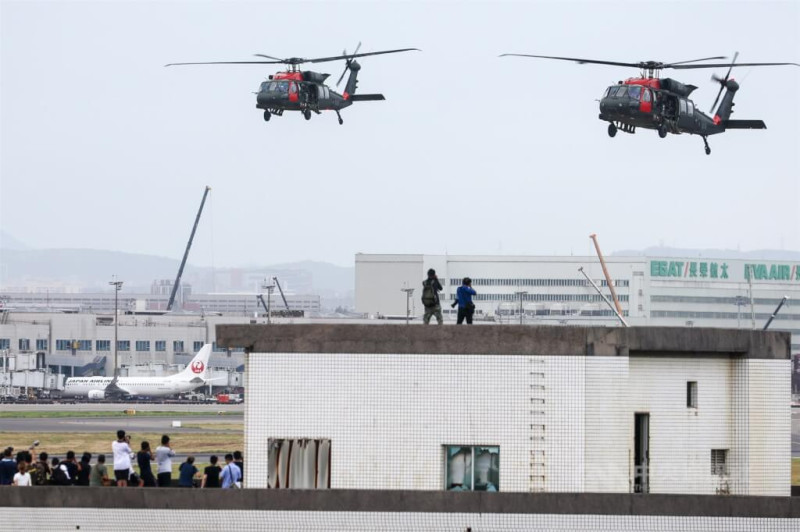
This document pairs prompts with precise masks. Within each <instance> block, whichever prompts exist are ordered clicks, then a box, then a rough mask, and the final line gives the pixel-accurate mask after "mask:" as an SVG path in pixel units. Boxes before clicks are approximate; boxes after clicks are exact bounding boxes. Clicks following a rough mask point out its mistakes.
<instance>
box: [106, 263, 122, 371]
mask: <svg viewBox="0 0 800 532" xmlns="http://www.w3.org/2000/svg"><path fill="white" fill-rule="evenodd" d="M113 278H114V280H113V281H109V283H108V284H110V285H112V286H113V287H114V377H118V376H119V366H118V365H117V350H118V347H119V345H118V343H117V333H118V332H119V311H118V310H117V305H118V303H119V291H120V290H122V281H119V280H117V276H116V275H115V276H114V277H113Z"/></svg>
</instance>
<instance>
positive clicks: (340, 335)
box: [216, 324, 791, 360]
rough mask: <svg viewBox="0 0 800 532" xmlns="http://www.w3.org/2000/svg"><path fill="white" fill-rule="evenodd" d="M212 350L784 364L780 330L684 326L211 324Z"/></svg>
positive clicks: (785, 343)
mask: <svg viewBox="0 0 800 532" xmlns="http://www.w3.org/2000/svg"><path fill="white" fill-rule="evenodd" d="M216 337H217V345H219V346H221V347H231V348H234V347H242V348H244V349H246V350H248V351H249V352H251V353H363V354H430V355H436V354H450V355H453V354H463V355H470V354H474V355H478V354H480V355H485V354H498V355H500V354H502V355H537V356H541V355H562V356H563V355H569V356H631V355H648V356H725V355H728V356H735V357H740V358H759V359H774V360H788V359H789V357H790V354H789V353H790V338H791V336H790V334H789V333H787V332H782V331H760V330H742V329H714V328H686V327H629V328H621V327H569V326H565V327H552V326H526V325H496V326H493V327H469V326H464V327H452V326H428V327H425V326H418V325H416V326H415V325H410V326H409V325H405V324H402V325H400V324H391V325H390V324H386V325H382V326H377V325H373V324H293V325H283V324H282V325H278V324H271V325H260V324H259V325H235V324H218V325H217V326H216Z"/></svg>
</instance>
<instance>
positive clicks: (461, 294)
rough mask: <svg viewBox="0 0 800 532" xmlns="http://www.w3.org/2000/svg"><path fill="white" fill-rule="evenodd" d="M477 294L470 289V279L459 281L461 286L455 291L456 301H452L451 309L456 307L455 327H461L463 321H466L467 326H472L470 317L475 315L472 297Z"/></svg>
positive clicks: (465, 278)
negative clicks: (456, 318) (456, 319)
mask: <svg viewBox="0 0 800 532" xmlns="http://www.w3.org/2000/svg"><path fill="white" fill-rule="evenodd" d="M476 295H478V293H477V292H476V291H475V289H474V288H472V279H470V278H469V277H464V279H463V280H462V281H461V286H459V287H458V290H456V300H455V301H453V304H452V305H451V307H455V306H456V305H458V321H456V325H461V324H462V323H464V320H465V319H466V320H467V325H472V315H473V314H475V303H473V302H472V296H476Z"/></svg>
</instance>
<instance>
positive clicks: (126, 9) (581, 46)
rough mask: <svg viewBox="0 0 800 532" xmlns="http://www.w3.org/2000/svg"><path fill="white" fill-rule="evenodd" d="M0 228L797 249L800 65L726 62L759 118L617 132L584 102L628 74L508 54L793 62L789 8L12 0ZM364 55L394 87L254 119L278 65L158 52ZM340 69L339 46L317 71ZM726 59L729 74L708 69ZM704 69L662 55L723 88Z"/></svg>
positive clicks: (500, 247) (138, 235)
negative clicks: (758, 123)
mask: <svg viewBox="0 0 800 532" xmlns="http://www.w3.org/2000/svg"><path fill="white" fill-rule="evenodd" d="M0 6H1V7H0V9H1V11H0V16H1V18H2V22H1V24H0V39H1V42H0V44H1V45H2V55H1V56H0V60H1V61H2V65H1V70H0V74H1V76H2V77H1V79H0V90H1V91H2V94H1V97H0V106H1V107H0V116H1V117H2V118H1V119H2V124H1V129H0V135H1V137H0V224H2V229H3V230H5V231H6V232H8V233H10V234H11V235H13V236H14V237H16V238H17V239H19V240H21V241H23V242H24V243H26V244H27V245H29V246H33V247H39V248H45V247H82V248H96V249H111V250H119V251H127V252H136V253H148V254H155V255H164V256H170V257H179V256H180V255H181V253H182V252H183V247H184V245H185V242H186V238H187V237H188V233H189V230H190V228H191V224H192V222H193V220H194V216H195V213H196V210H197V207H198V205H199V202H200V198H201V196H202V192H203V186H204V185H206V184H209V185H211V186H212V188H213V190H212V191H211V193H210V196H209V198H210V203H209V204H208V205H207V211H206V213H205V215H204V218H203V220H202V221H201V225H200V228H199V231H198V236H197V240H196V247H195V248H194V250H193V253H192V257H191V259H190V261H191V262H192V263H194V264H199V265H208V264H211V263H212V261H213V262H214V264H215V265H216V266H234V265H252V264H269V263H277V262H284V261H290V260H300V259H316V260H327V261H331V262H334V263H338V264H342V265H348V264H352V262H353V255H354V253H356V252H366V253H375V252H386V253H393V252H397V253H418V252H419V253H444V252H449V253H453V254H454V253H459V254H473V253H474V254H477V253H497V252H501V253H520V254H551V253H563V254H569V253H570V252H574V253H576V254H591V253H592V247H591V241H590V240H589V238H588V234H589V233H591V232H597V233H598V234H599V235H600V242H601V244H602V245H603V248H604V251H606V252H607V253H610V252H612V251H613V250H615V249H624V248H641V247H646V246H650V245H657V244H659V243H663V244H664V245H671V246H681V247H704V248H710V247H718V248H722V247H727V248H736V247H740V248H741V249H742V250H750V249H760V248H785V249H800V214H799V213H800V185H798V175H799V173H798V169H800V159H799V157H800V156H799V155H798V151H799V148H800V125H799V124H800V105H799V104H798V95H800V68H794V67H777V68H762V69H747V68H741V69H734V73H733V76H734V77H735V78H736V79H737V80H739V81H741V85H742V88H741V90H740V91H739V93H738V94H737V98H736V103H737V106H736V109H735V110H736V114H735V115H734V118H739V119H744V118H760V119H763V120H765V121H766V123H767V126H768V127H769V129H767V130H766V131H752V132H751V131H733V132H730V133H727V134H723V135H719V136H714V137H711V138H710V139H709V141H710V144H711V146H712V149H713V153H712V154H711V156H706V155H705V154H704V153H703V149H702V147H703V143H702V141H701V139H700V138H698V137H691V136H686V135H682V136H673V135H670V136H669V137H668V138H667V139H665V140H662V139H659V138H658V135H657V134H656V133H655V132H654V131H642V130H640V131H639V132H637V133H636V135H625V134H619V135H617V137H616V138H614V139H610V138H609V137H608V136H607V134H606V124H605V123H604V122H601V121H600V120H598V119H597V114H598V109H597V102H596V99H597V98H599V97H600V95H601V93H602V91H603V90H604V88H605V87H606V86H607V85H609V84H612V83H615V82H616V81H617V80H620V79H625V78H626V77H630V76H634V75H636V74H637V72H636V71H635V70H628V69H624V68H617V67H604V66H591V65H575V64H571V63H560V62H549V61H542V60H533V59H530V60H525V59H516V58H502V59H500V58H498V57H497V55H498V54H500V53H502V52H522V53H538V54H546V55H565V56H573V57H592V58H603V59H609V60H617V61H638V60H649V59H654V60H662V61H679V60H686V59H692V58H698V57H708V56H713V55H728V56H731V55H732V54H733V52H734V51H736V50H738V51H739V52H740V53H741V55H740V59H739V60H740V61H794V62H800V2H782V3H776V2H745V3H728V2H635V3H634V2H627V3H626V2H589V3H574V2H557V3H551V2H527V3H500V2H486V3H472V2H469V3H467V2H434V3H419V2H404V3H387V2H380V3H377V2H376V3H352V2H339V3H333V2H330V3H298V2H270V3H266V2H246V3H245V2H221V1H220V2H146V3H145V2H54V3H45V2H34V1H26V2H9V1H2V3H1V4H0ZM358 41H363V46H362V51H372V50H379V49H386V48H400V47H412V46H413V47H418V48H421V49H422V50H423V52H414V53H408V54H398V55H394V56H385V57H377V58H365V59H363V60H362V61H361V64H362V67H363V69H362V71H361V76H360V80H361V81H360V86H359V89H360V90H361V91H362V92H382V93H384V94H385V95H386V97H387V100H386V101H385V102H367V103H362V104H356V105H354V106H352V107H351V108H349V109H346V110H345V111H344V112H343V118H344V120H345V123H344V126H339V125H338V123H337V122H336V118H335V115H333V114H323V115H322V116H314V117H313V118H312V119H311V121H310V122H306V121H305V120H303V119H302V117H301V116H300V115H299V114H298V113H288V114H286V115H284V116H283V117H280V118H275V119H273V120H272V121H271V122H269V123H265V122H264V121H263V119H262V117H261V112H260V111H258V110H256V109H255V96H254V94H253V91H255V90H257V87H258V84H259V83H260V81H262V80H263V79H264V78H265V77H266V76H267V75H268V74H270V73H272V72H274V71H276V69H275V68H273V67H272V66H270V65H268V66H264V67H262V66H197V67H170V68H164V66H163V65H164V64H165V63H169V62H177V61H211V60H249V59H251V54H254V53H265V54H269V55H277V56H282V57H285V56H290V55H296V56H305V57H315V56H325V55H332V54H336V53H339V52H341V50H342V49H343V48H345V47H347V48H348V49H350V50H352V49H353V47H354V46H355V44H356V43H357V42H358ZM314 66H317V67H319V68H315V70H319V71H322V72H330V73H331V74H332V76H331V77H332V78H333V79H334V80H335V79H336V78H337V77H338V75H339V73H340V71H341V68H342V65H341V64H339V63H333V64H325V65H314ZM717 73H718V74H720V75H722V74H724V72H722V71H720V72H717ZM710 74H711V72H710V71H705V70H698V71H682V72H678V73H675V72H669V73H667V74H665V75H671V76H672V75H674V76H675V77H677V78H678V79H680V80H681V81H683V82H686V83H693V84H695V85H697V86H698V87H699V89H698V90H697V91H695V93H694V95H693V100H694V101H695V103H696V104H697V106H698V107H699V108H700V109H702V110H703V111H706V112H707V111H708V108H709V107H710V105H711V103H712V101H713V99H714V97H715V95H716V91H717V88H718V86H716V84H713V83H712V82H710V80H709V76H710Z"/></svg>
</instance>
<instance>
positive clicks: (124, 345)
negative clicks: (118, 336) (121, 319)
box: [117, 340, 131, 351]
mask: <svg viewBox="0 0 800 532" xmlns="http://www.w3.org/2000/svg"><path fill="white" fill-rule="evenodd" d="M130 350H131V341H130V340H119V341H118V342H117V351H130Z"/></svg>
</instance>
